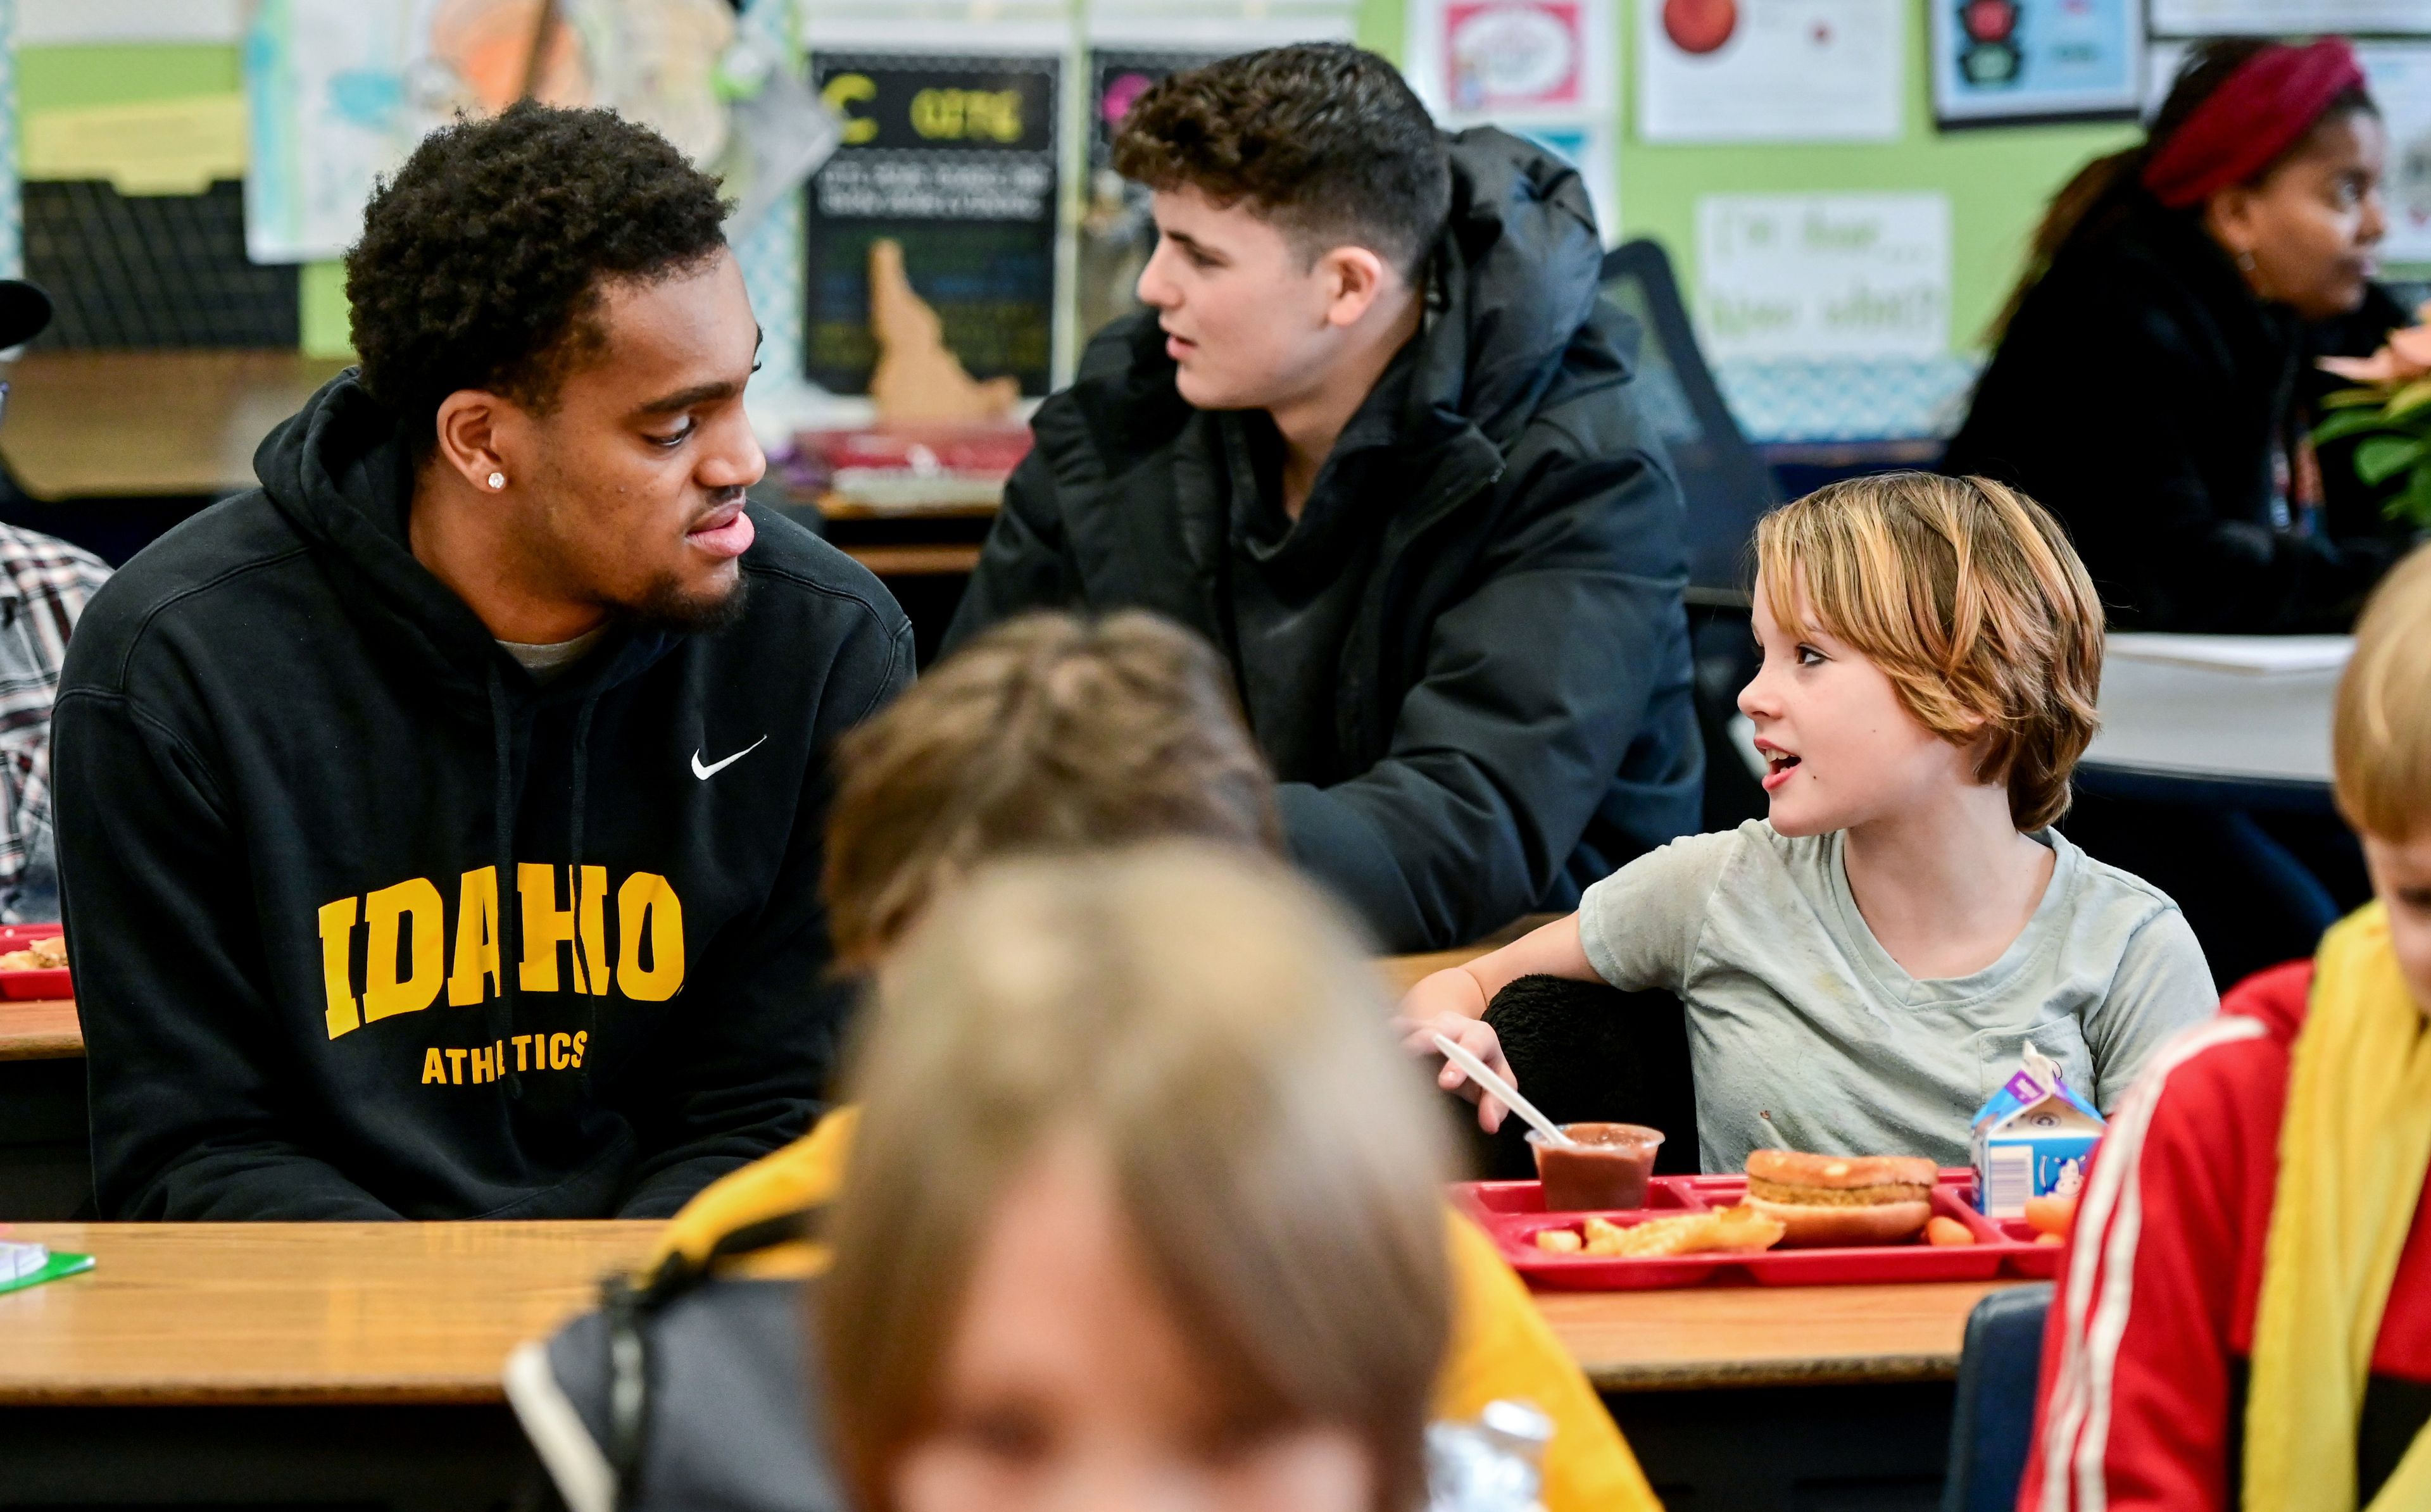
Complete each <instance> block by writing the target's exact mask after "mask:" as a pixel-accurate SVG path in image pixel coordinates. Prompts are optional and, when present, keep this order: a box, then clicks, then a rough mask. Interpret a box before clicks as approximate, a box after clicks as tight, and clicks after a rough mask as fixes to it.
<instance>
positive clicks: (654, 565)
mask: <svg viewBox="0 0 2431 1512" xmlns="http://www.w3.org/2000/svg"><path fill="white" fill-rule="evenodd" d="M722 214H723V207H722V206H721V205H720V203H719V200H718V197H717V189H716V185H715V184H714V183H713V181H712V180H710V179H709V178H707V177H706V176H704V175H702V174H699V173H697V172H696V171H695V170H694V169H693V168H692V167H691V166H690V165H689V164H688V163H686V162H685V161H684V159H683V158H682V156H681V155H680V154H679V153H678V152H677V151H676V150H675V149H674V148H672V147H670V146H669V145H668V144H667V143H666V142H665V141H662V140H661V139H660V138H658V137H657V136H655V135H653V134H651V133H650V132H649V131H647V130H645V129H644V128H642V127H640V126H636V125H630V124H628V123H626V122H623V121H620V120H618V119H617V118H615V117H614V116H612V115H611V114H609V113H607V112H605V111H565V110H554V109H548V108H541V107H537V106H530V105H525V106H518V107H516V108H514V109H511V110H510V111H508V112H507V113H506V114H505V115H504V116H502V117H500V118H498V119H496V120H495V121H491V122H486V123H479V124H471V125H457V126H453V127H450V128H447V129H445V130H443V131H441V132H439V133H437V134H435V135H434V136H432V137H431V138H429V139H428V141H425V142H424V143H423V144H422V146H421V147H420V148H418V149H417V150H416V151H415V153H414V155H413V157H412V158H411V159H410V160H409V161H408V162H407V164H406V165H405V167H404V168H403V169H402V170H401V171H400V172H399V173H398V174H397V175H396V177H395V178H394V180H393V181H391V182H390V183H388V184H387V185H385V186H384V187H383V188H382V189H381V190H380V191H378V192H377V193H376V194H375V195H374V196H373V198H372V201H371V204H370V207H369V209H368V211H367V213H366V216H365V220H364V227H363V237H362V240H361V241H360V242H359V243H358V244H357V245H356V247H355V248H354V250H353V251H352V252H351V253H350V254H349V255H348V258H347V281H346V289H347V296H348V298H349V300H350V301H351V303H352V306H353V311H354V339H355V343H356V347H357V350H358V351H359V352H360V354H361V357H362V365H361V367H360V370H359V371H357V372H350V373H347V374H342V375H341V376H339V377H338V378H336V379H334V380H332V381H331V382H330V383H329V384H328V385H327V387H326V388H324V389H323V390H321V391H320V392H319V393H318V394H316V395H314V396H313V398H312V400H311V402H310V404H308V405H307V406H306V407H305V408H304V410H303V411H302V412H301V413H300V414H298V415H296V416H295V417H293V419H291V420H289V421H287V422H286V423H285V424H282V425H280V426H279V427H278V428H277V430H275V431H273V432H272V433H271V435H270V437H269V439H268V440H265V441H264V442H263V443H262V445H261V449H260V453H259V454H258V455H257V457H256V458H255V465H256V468H257V470H258V471H259V472H260V475H261V480H262V487H261V488H260V489H259V490H255V491H253V492H250V493H246V494H243V495H241V496H239V497H237V498H234V499H231V500H228V501H227V502H226V503H224V504H221V505H219V506H217V507H214V508H212V509H210V510H208V511H206V512H205V513H203V514H202V515H200V516H197V517H196V518H195V519H194V520H193V521H191V522H189V523H186V524H184V525H181V526H179V527H178V528H177V529H176V530H175V531H172V532H171V533H170V534H169V535H167V536H165V537H163V538H162V539H161V540H159V542H158V543H157V544H155V545H154V546H152V547H151V548H149V549H148V550H146V551H144V552H143V554H142V555H140V556H139V557H136V558H135V560H134V561H132V562H130V563H129V564H128V565H127V567H126V569H125V571H123V572H122V573H120V574H119V575H118V576H117V577H116V578H115V579H114V580H113V581H112V582H111V583H110V584H109V587H108V588H107V589H105V590H103V591H102V593H101V594H100V595H98V596H97V597H96V598H95V599H94V600H93V603H92V607H91V609H90V610H89V611H88V613H87V615H86V618H85V621H84V623H83V625H82V627H81V628H80V629H79V631H78V633H77V635H76V638H75V645H74V647H73V649H72V651H71V652H70V655H69V657H68V663H67V668H66V672H65V675H64V678H63V681H62V684H61V687H60V691H59V712H58V715H57V730H58V733H57V747H58V756H57V762H58V770H57V778H56V784H57V791H58V799H57V801H58V807H59V851H60V862H61V865H60V871H61V873H62V882H63V887H64V893H65V903H66V917H67V925H68V939H69V952H70V955H71V958H72V959H73V961H74V963H75V973H76V989H77V997H78V1000H79V1005H80V1007H81V1009H82V1014H83V1019H84V1028H85V1036H86V1040H87V1044H88V1047H89V1054H90V1055H91V1057H92V1058H91V1075H92V1147H93V1165H94V1177H95V1184H96V1195H97V1198H98V1202H99V1206H100V1209H101V1212H102V1214H103V1216H104V1217H107V1218H114V1219H131V1218H165V1219H247V1218H249V1219H379V1218H397V1217H403V1218H422V1219H428V1218H596V1217H603V1216H609V1215H623V1216H627V1217H651V1216H659V1215H663V1214H668V1213H672V1212H674V1211H675V1210H676V1209H677V1208H678V1207H679V1206H680V1205H682V1204H683V1202H684V1200H685V1199H686V1198H688V1197H690V1196H691V1195H692V1194H693V1193H694V1192H695V1191H696V1190H698V1189H699V1188H701V1187H702V1186H704V1185H706V1184H707V1183H708V1182H709V1181H711V1180H712V1179H713V1178H714V1177H716V1176H718V1175H720V1174H722V1173H724V1172H726V1171H731V1170H734V1169H735V1168H737V1167H739V1166H742V1165H744V1164H745V1163H746V1162H748V1161H750V1160H752V1159H755V1158H757V1157H758V1156H760V1155H764V1154H766V1153H767V1152H769V1151H771V1150H774V1149H777V1148H778V1147H780V1145H782V1144H784V1143H785V1142H786V1141H787V1140H789V1139H792V1138H796V1136H798V1135H799V1134H801V1132H802V1131H803V1130H804V1128H805V1127H806V1126H807V1125H808V1123H809V1121H810V1117H811V1114H812V1111H813V1107H814V1105H815V1100H816V1099H817V1098H818V1097H819V1096H820V1095H821V1093H822V1090H823V1085H824V1082H825V1079H826V1074H827V1071H828V1066H829V1062H830V1055H831V1051H832V1042H833V1038H834V1033H835V1028H836V1021H837V1016H838V1013H839V1012H840V1008H841V1004H840V1000H839V998H838V996H837V992H836V989H835V988H834V987H833V986H832V985H831V984H828V983H826V982H824V981H823V980H822V978H823V975H824V969H825V967H826V965H827V959H828V943H827V929H826V922H825V920H824V918H823V917H822V915H821V913H820V910H819V906H818V903H817V890H818V889H817V881H818V873H819V866H820V834H821V829H822V823H823V818H824V806H825V789H826V786H827V773H826V768H825V753H826V750H827V747H828V746H829V744H830V742H831V741H832V739H834V737H835V736H836V735H838V734H839V733H840V732H842V731H843V730H844V729H845V728H846V727H847V726H849V725H850V724H852V723H855V722H856V721H858V720H860V719H861V718H862V717H863V716H864V715H866V714H868V713H869V712H870V711H871V710H873V709H874V708H876V707H877V706H880V704H882V703H883V702H885V701H886V699H887V698H888V697H889V696H890V695H892V694H893V693H894V692H896V691H897V690H899V689H900V688H901V687H902V686H903V685H904V684H905V683H906V682H908V681H909V679H910V677H911V671H912V640H911V635H910V631H909V627H908V626H907V625H906V623H905V622H904V619H903V616H902V614H901V612H900V611H899V610H898V609H897V607H896V605H895V603H894V601H893V600H892V599H891V598H890V597H889V596H888V595H887V593H886V590H884V589H882V588H880V586H879V584H878V582H877V581H876V580H875V579H874V578H872V577H871V576H870V575H869V574H868V573H865V572H863V571H862V570H861V569H860V568H859V567H857V566H855V565H854V564H852V563H851V562H849V561H847V559H846V558H844V557H842V556H840V555H839V554H837V553H836V552H834V551H833V550H831V549H830V548H829V547H827V546H826V545H824V544H822V543H821V542H819V541H817V540H813V539H812V538H811V537H810V536H809V535H807V534H805V533H804V532H802V531H801V530H799V529H798V528H796V527H795V526H793V525H791V524H789V523H786V522H784V521H782V520H780V519H777V518H775V517H773V516H769V515H764V514H763V513H761V512H759V511H757V510H750V509H746V506H745V501H744V490H745V488H746V487H747V486H748V485H749V484H751V483H753V482H754V481H756V480H757V479H758V478H759V476H760V474H761V472H762V469H763V458H762V457H761V454H760V449H759V447H758V446H757V445H756V444H754V442H753V440H752V437H751V432H750V428H749V426H748V424H746V421H745V418H744V413H743V403H742V396H743V389H744V384H745V381H746V379H747V378H748V376H749V374H750V373H751V370H752V368H753V366H754V363H755V356H754V354H755V349H756V347H757V344H758V328H757V327H756V326H755V325H754V324H753V322H752V318H751V308H750V304H749V302H748V300H747V299H746V295H745V293H744V289H743V280H742V276H741V274H740V273H739V271H738V270H737V268H736V265H735V261H734V258H733V257H732V255H731V254H730V253H729V251H728V249H727V247H726V243H725V241H724V238H723V236H722V234H721V232H720V229H719V224H720V221H721V218H722Z"/></svg>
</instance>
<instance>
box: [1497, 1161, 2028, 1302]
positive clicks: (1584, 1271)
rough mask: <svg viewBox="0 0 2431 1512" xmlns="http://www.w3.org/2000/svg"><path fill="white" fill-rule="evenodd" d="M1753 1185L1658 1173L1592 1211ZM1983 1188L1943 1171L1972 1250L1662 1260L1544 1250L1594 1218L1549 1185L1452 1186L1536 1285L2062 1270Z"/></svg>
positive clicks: (1809, 1281) (1696, 1199) (1948, 1212)
mask: <svg viewBox="0 0 2431 1512" xmlns="http://www.w3.org/2000/svg"><path fill="white" fill-rule="evenodd" d="M1746 1187H1747V1182H1746V1178H1745V1177H1743V1176H1657V1177H1655V1178H1654V1180H1653V1182H1652V1184H1651V1188H1650V1194H1649V1200H1648V1206H1647V1207H1645V1208H1642V1209H1634V1210H1632V1211H1630V1212H1628V1213H1620V1212H1614V1213H1604V1214H1598V1215H1593V1216H1598V1217H1604V1218H1610V1219H1614V1220H1616V1221H1619V1220H1623V1219H1628V1220H1632V1221H1641V1222H1642V1221H1645V1220H1646V1219H1649V1218H1656V1217H1663V1216H1667V1215H1668V1214H1673V1213H1679V1212H1683V1211H1696V1210H1698V1209H1701V1208H1705V1207H1709V1206H1711V1205H1714V1204H1715V1203H1716V1201H1717V1200H1718V1201H1719V1202H1721V1203H1724V1204H1727V1203H1731V1202H1735V1201H1736V1200H1737V1198H1738V1196H1739V1194H1740V1193H1741V1192H1743V1191H1745V1190H1746ZM1974 1187H1975V1173H1974V1172H1973V1171H1970V1170H1968V1169H1966V1168H1965V1167H1944V1168H1943V1170H1942V1172H1941V1183H1940V1185H1939V1187H1938V1188H1936V1190H1935V1192H1934V1194H1933V1206H1934V1210H1935V1212H1936V1213H1937V1214H1940V1215H1941V1216H1944V1217H1950V1218H1955V1219H1957V1220H1958V1221H1960V1222H1963V1223H1965V1224H1966V1225H1967V1226H1968V1227H1969V1228H1970V1229H1972V1230H1974V1231H1975V1234H1976V1236H1977V1238H1978V1239H1979V1241H1980V1242H1978V1243H1976V1244H1974V1245H1972V1246H1959V1247H1952V1248H1946V1249H1945V1248H1936V1247H1934V1246H1931V1245H1928V1244H1924V1243H1922V1242H1919V1243H1915V1244H1901V1245H1882V1246H1873V1247H1867V1248H1849V1249H1814V1250H1768V1251H1765V1252H1764V1253H1762V1254H1752V1255H1684V1256H1679V1257H1676V1258H1675V1257H1665V1258H1658V1259H1633V1258H1628V1257H1624V1256H1617V1255H1566V1254H1550V1253H1548V1252H1546V1251H1543V1250H1540V1249H1537V1248H1536V1246H1535V1245H1534V1243H1533V1242H1531V1239H1532V1237H1533V1236H1534V1234H1535V1232H1536V1231H1537V1230H1538V1229H1542V1228H1559V1227H1567V1226H1568V1225H1569V1224H1571V1223H1575V1222H1577V1221H1580V1220H1582V1219H1584V1218H1586V1217H1588V1216H1590V1215H1588V1214H1585V1213H1563V1214H1549V1213H1547V1212H1545V1210H1544V1208H1543V1206H1542V1203H1543V1195H1542V1190H1541V1188H1539V1187H1538V1185H1537V1183H1535V1182H1533V1181H1471V1182H1460V1183H1456V1184H1455V1185H1454V1187H1453V1188H1452V1200H1453V1203H1454V1205H1456V1206H1458V1207H1459V1208H1460V1209H1461V1210H1462V1211H1463V1212H1464V1213H1466V1214H1467V1216H1468V1217H1469V1218H1470V1219H1472V1220H1473V1221H1476V1223H1477V1224H1478V1226H1479V1227H1481V1228H1483V1229H1484V1231H1485V1233H1486V1235H1487V1237H1488V1238H1491V1239H1492V1240H1493V1241H1494V1246H1495V1248H1496V1250H1497V1251H1498V1252H1500V1253H1501V1255H1502V1258H1503V1260H1504V1261H1505V1262H1506V1263H1507V1264H1509V1265H1510V1267H1511V1268H1512V1269H1513V1270H1514V1271H1517V1272H1519V1274H1520V1275H1521V1276H1523V1277H1525V1278H1526V1279H1527V1281H1528V1282H1529V1284H1530V1285H1532V1286H1536V1287H1543V1288H1558V1289H1562V1290H1586V1291H1619V1290H1651V1289H1660V1288H1676V1287H1690V1286H1699V1285H1703V1284H1707V1283H1723V1284H1739V1285H1746V1284H1751V1283H1752V1284H1754V1285H1757V1286H1792V1287H1795V1286H1849V1285H1861V1284H1865V1283H1899V1282H1930V1281H1987V1280H1990V1279H1992V1278H1994V1277H1996V1276H1999V1275H2003V1274H2007V1275H2009V1276H2011V1277H2014V1278H2017V1279H2021V1280H2036V1279H2046V1278H2048V1277H2050V1276H2051V1275H2053V1274H2054V1272H2055V1271H2057V1269H2058V1266H2059V1253H2060V1252H2059V1248H2058V1247H2057V1246H2054V1245H2047V1244H2037V1243H2035V1242H2034V1240H2033V1231H2032V1230H2031V1229H2029V1228H2027V1227H2026V1225H2025V1224H2024V1223H2022V1222H2020V1221H2016V1220H1996V1219H1988V1218H1986V1217H1985V1216H1984V1215H1983V1214H1981V1213H1978V1212H1977V1211H1975V1207H1974V1204H1973V1201H1972V1198H1973V1195H1974ZM1658 1198H1659V1199H1660V1200H1659V1201H1658V1200H1657V1199H1658Z"/></svg>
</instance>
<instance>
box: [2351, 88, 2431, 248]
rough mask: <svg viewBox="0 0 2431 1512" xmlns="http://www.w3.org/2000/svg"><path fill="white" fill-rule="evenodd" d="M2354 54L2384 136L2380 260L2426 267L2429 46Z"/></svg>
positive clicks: (2429, 238)
mask: <svg viewBox="0 0 2431 1512" xmlns="http://www.w3.org/2000/svg"><path fill="white" fill-rule="evenodd" d="M2356 55H2357V56H2358V57H2359V58H2361V59H2362V61H2363V71H2364V75H2365V77H2366V78H2367V79H2369V80H2370V87H2371V90H2372V100H2373V103H2375V104H2377V105H2378V106H2379V107H2380V119H2381V124H2382V125H2384V126H2386V127H2387V128H2388V131H2389V174H2388V176H2387V177H2386V178H2384V179H2383V180H2382V181H2381V194H2382V197H2383V199H2384V201H2385V203H2386V204H2387V205H2388V207H2389V234H2388V236H2387V237H2386V238H2384V239H2383V240H2382V241H2381V243H2380V257H2381V260H2382V261H2384V262H2407V263H2431V45H2425V44H2422V43H2408V42H2366V43H2364V44H2362V45H2361V46H2358V47H2357V48H2356Z"/></svg>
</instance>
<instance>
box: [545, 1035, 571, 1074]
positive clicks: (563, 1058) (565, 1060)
mask: <svg viewBox="0 0 2431 1512" xmlns="http://www.w3.org/2000/svg"><path fill="white" fill-rule="evenodd" d="M573 1052H574V1037H573V1036H572V1035H570V1034H553V1035H550V1036H549V1037H548V1069H549V1070H551V1071H563V1070H565V1068H566V1067H568V1066H570V1065H572V1064H574V1058H573Z"/></svg>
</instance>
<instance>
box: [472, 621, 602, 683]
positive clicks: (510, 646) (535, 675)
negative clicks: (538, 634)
mask: <svg viewBox="0 0 2431 1512" xmlns="http://www.w3.org/2000/svg"><path fill="white" fill-rule="evenodd" d="M607 633H608V627H607V626H606V625H604V624H603V625H601V626H599V627H598V628H597V629H595V630H585V631H583V632H582V633H581V634H580V635H578V636H576V637H575V638H574V639H573V640H546V641H537V642H535V641H530V640H501V641H499V642H498V649H499V650H500V651H503V652H505V653H506V654H507V655H508V656H512V657H514V658H515V660H516V661H517V662H518V663H520V664H521V665H522V667H523V669H524V671H526V672H528V673H531V674H532V680H533V681H535V682H539V683H552V682H555V681H556V680H557V679H558V678H559V677H561V676H562V675H564V674H565V673H567V672H569V671H571V670H572V669H573V667H574V664H575V663H576V662H578V661H580V660H581V659H582V658H583V657H585V656H589V655H590V654H591V648H592V647H593V646H595V645H597V644H598V643H599V639H600V637H602V636H604V635H606V634H607Z"/></svg>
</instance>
